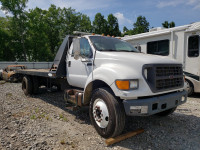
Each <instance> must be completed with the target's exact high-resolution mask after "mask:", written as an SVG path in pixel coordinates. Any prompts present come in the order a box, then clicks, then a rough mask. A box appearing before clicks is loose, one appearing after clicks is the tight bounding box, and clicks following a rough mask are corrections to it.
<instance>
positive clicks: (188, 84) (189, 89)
mask: <svg viewBox="0 0 200 150" xmlns="http://www.w3.org/2000/svg"><path fill="white" fill-rule="evenodd" d="M186 84H187V91H188V93H190V92H191V90H192V88H191V86H190V83H189V82H188V81H186Z"/></svg>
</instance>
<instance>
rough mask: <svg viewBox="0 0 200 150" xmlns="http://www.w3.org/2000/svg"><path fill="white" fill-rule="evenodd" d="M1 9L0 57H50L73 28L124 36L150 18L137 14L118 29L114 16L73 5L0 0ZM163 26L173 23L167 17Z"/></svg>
mask: <svg viewBox="0 0 200 150" xmlns="http://www.w3.org/2000/svg"><path fill="white" fill-rule="evenodd" d="M0 2H1V5H2V7H1V9H2V10H3V11H5V12H6V13H7V14H9V15H6V17H0V61H53V59H54V57H55V55H56V53H57V51H58V49H59V46H60V45H61V43H62V41H63V39H64V37H65V36H66V35H68V34H73V31H81V32H89V33H96V34H104V35H112V36H124V35H133V34H139V33H144V32H148V31H149V22H148V21H147V20H146V18H145V17H144V16H139V17H138V18H137V21H136V22H135V23H134V24H133V29H130V30H129V29H127V28H126V27H124V28H123V33H121V31H120V30H119V24H118V20H117V18H116V17H115V16H114V15H113V14H109V15H108V16H107V19H106V18H104V16H103V15H102V14H101V13H97V14H96V15H95V18H94V21H93V22H91V20H90V18H89V17H88V16H87V15H85V14H82V13H80V12H77V11H75V9H72V8H60V7H56V6H55V5H51V6H50V7H49V8H48V10H43V9H41V8H37V7H36V8H35V9H30V10H28V11H26V7H27V2H28V0H17V1H13V0H0ZM163 24H164V25H165V26H164V25H163V26H164V27H172V26H173V25H174V26H175V24H171V23H169V22H168V21H166V22H164V23H163Z"/></svg>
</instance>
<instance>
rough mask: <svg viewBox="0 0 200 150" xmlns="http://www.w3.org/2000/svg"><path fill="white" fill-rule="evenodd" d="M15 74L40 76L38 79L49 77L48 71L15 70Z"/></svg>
mask: <svg viewBox="0 0 200 150" xmlns="http://www.w3.org/2000/svg"><path fill="white" fill-rule="evenodd" d="M16 73H19V74H24V75H33V76H40V77H49V76H48V74H49V69H24V70H17V71H16Z"/></svg>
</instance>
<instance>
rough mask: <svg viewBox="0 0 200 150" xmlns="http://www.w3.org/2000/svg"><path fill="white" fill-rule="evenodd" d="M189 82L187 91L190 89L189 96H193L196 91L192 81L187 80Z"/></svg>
mask: <svg viewBox="0 0 200 150" xmlns="http://www.w3.org/2000/svg"><path fill="white" fill-rule="evenodd" d="M185 82H186V84H187V91H188V96H191V95H192V94H193V93H194V86H193V84H192V82H191V81H189V80H185Z"/></svg>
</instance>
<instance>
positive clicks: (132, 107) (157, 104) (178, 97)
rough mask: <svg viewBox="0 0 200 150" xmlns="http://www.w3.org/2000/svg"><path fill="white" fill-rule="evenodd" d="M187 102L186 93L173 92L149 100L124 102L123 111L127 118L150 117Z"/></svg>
mask: <svg viewBox="0 0 200 150" xmlns="http://www.w3.org/2000/svg"><path fill="white" fill-rule="evenodd" d="M186 101H187V92H186V91H185V90H184V91H181V92H175V93H170V94H165V95H161V96H155V97H151V98H144V99H137V100H124V101H123V104H124V109H125V112H126V115H128V116H150V115H153V114H156V113H159V112H162V111H165V110H168V109H170V108H174V107H177V106H178V105H181V104H183V103H185V102H186Z"/></svg>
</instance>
